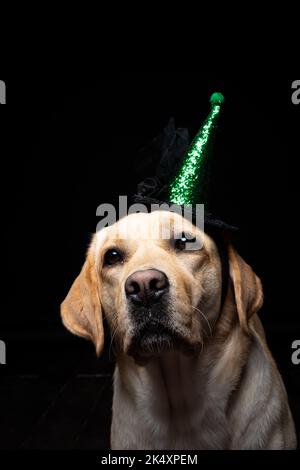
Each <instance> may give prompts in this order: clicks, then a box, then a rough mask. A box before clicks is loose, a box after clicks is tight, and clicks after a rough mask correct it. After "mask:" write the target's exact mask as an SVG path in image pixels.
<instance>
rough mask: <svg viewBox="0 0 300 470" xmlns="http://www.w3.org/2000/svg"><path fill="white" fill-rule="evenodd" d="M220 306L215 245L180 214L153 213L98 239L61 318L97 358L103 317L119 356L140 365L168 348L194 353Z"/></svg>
mask: <svg viewBox="0 0 300 470" xmlns="http://www.w3.org/2000/svg"><path fill="white" fill-rule="evenodd" d="M154 227H155V230H153V228H154ZM191 241H192V244H190V242H191ZM243 263H244V262H243ZM244 264H245V265H246V263H244ZM246 266H247V265H246ZM248 268H249V267H248ZM249 269H251V268H249ZM251 272H252V271H251ZM253 276H255V275H254V274H253ZM247 278H248V279H249V276H248V277H247ZM256 279H257V278H256ZM236 295H240V296H241V297H242V292H240V294H238V293H237V294H236ZM220 302H221V263H220V260H219V255H218V250H217V247H216V245H215V243H214V241H213V240H212V239H211V238H210V237H209V236H208V235H206V234H204V233H203V232H202V231H200V230H199V229H198V228H197V227H196V226H194V225H193V224H191V223H190V222H189V221H188V220H186V219H184V218H183V217H181V216H180V215H178V214H174V213H172V212H169V211H165V212H163V211H156V212H153V213H150V214H145V213H140V214H132V215H129V216H127V217H125V218H124V219H121V220H120V221H119V222H117V223H116V224H114V225H113V226H111V227H108V228H105V229H103V230H101V231H100V232H98V233H97V234H96V235H95V237H94V239H93V241H92V243H91V246H90V249H89V252H88V255H87V260H86V263H85V265H84V267H83V269H82V272H81V274H80V276H79V277H78V278H77V279H76V281H75V282H74V284H73V286H72V288H71V290H70V292H69V294H68V296H67V298H66V300H65V301H64V303H63V304H62V316H63V321H64V323H65V325H66V326H67V327H68V328H69V329H70V330H71V331H72V332H74V333H75V334H78V335H80V336H85V337H88V338H90V339H92V340H93V341H94V342H95V344H96V348H97V351H98V353H99V352H100V351H101V349H102V346H103V327H102V318H101V315H102V313H104V315H105V317H106V318H107V320H108V323H109V325H110V328H111V334H112V336H113V339H114V341H115V343H116V344H117V346H118V348H119V350H121V351H122V352H123V353H125V354H129V355H131V356H133V357H134V358H135V359H136V360H137V361H140V362H143V361H144V360H146V359H147V358H149V357H151V356H154V355H158V354H161V353H162V352H164V351H167V350H169V349H171V348H178V349H181V350H182V351H183V352H184V353H186V354H193V353H197V352H198V351H199V350H200V349H201V347H202V343H203V338H204V336H205V335H207V334H208V333H211V331H210V329H211V328H212V327H213V325H214V323H215V322H216V320H217V318H218V316H219V310H220ZM243 314H244V313H243V312H239V316H241V315H243ZM245 315H247V313H245ZM240 320H242V318H240Z"/></svg>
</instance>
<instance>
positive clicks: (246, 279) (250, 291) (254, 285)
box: [228, 244, 263, 332]
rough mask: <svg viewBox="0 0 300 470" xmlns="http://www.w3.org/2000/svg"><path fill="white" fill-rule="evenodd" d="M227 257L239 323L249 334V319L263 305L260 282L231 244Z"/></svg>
mask: <svg viewBox="0 0 300 470" xmlns="http://www.w3.org/2000/svg"><path fill="white" fill-rule="evenodd" d="M228 256H229V270H230V277H231V280H232V284H233V290H234V296H235V303H236V308H237V313H238V317H239V322H240V325H241V327H242V328H243V330H244V331H246V332H249V324H248V322H249V319H250V318H251V317H252V315H254V313H256V312H258V310H259V309H260V308H261V306H262V304H263V290H262V285H261V281H260V279H259V278H258V277H257V276H256V274H255V273H254V272H253V270H252V268H251V267H250V266H249V265H248V264H247V263H246V262H245V261H244V260H243V259H242V258H241V257H240V256H239V254H238V253H237V252H236V250H235V249H234V248H233V246H232V245H231V244H229V246H228Z"/></svg>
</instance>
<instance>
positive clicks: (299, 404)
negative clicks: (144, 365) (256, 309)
mask: <svg viewBox="0 0 300 470" xmlns="http://www.w3.org/2000/svg"><path fill="white" fill-rule="evenodd" d="M298 333H299V332H298ZM267 335H268V340H269V344H270V347H271V349H272V351H273V353H274V356H275V359H276V361H277V363H278V366H279V369H280V371H281V373H282V375H283V378H284V381H285V384H286V387H287V391H288V395H289V400H290V404H291V408H292V412H293V415H294V418H295V422H296V426H297V429H298V431H299V427H300V366H294V365H293V364H292V363H291V359H290V356H291V354H290V353H291V349H290V345H291V338H294V339H295V338H296V337H297V332H295V331H289V330H288V331H283V330H282V329H280V328H279V329H276V330H272V331H269V332H268V331H267ZM107 349H108V348H107ZM113 368H114V363H113V359H112V358H111V359H110V358H109V356H108V352H107V351H106V352H105V353H104V356H102V357H101V358H100V359H97V358H96V356H95V352H94V349H93V346H92V345H91V344H89V343H88V342H86V341H84V340H81V339H77V338H75V337H74V338H73V337H72V336H66V337H63V338H55V339H54V338H51V337H49V338H46V339H45V338H44V339H41V338H39V335H37V337H36V338H35V339H31V340H30V341H29V340H28V341H27V340H26V341H24V340H23V339H22V340H20V339H11V340H8V341H7V366H1V369H0V380H1V383H0V449H50V450H54V449H60V450H61V449H66V450H70V449H86V450H88V449H94V450H101V449H108V448H109V434H110V422H111V403H112V373H113ZM298 440H300V436H299V432H298Z"/></svg>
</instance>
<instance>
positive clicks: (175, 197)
mask: <svg viewBox="0 0 300 470" xmlns="http://www.w3.org/2000/svg"><path fill="white" fill-rule="evenodd" d="M224 101H225V99H224V96H223V95H222V94H221V93H214V94H213V95H212V96H211V98H210V103H211V111H210V113H209V115H208V117H207V119H206V121H205V122H204V124H203V125H202V127H201V128H200V130H199V131H198V133H197V135H196V137H195V138H194V140H193V141H192V143H191V145H190V146H189V148H188V150H187V152H186V155H185V156H184V158H183V162H182V166H181V168H180V169H179V172H178V173H177V174H176V176H175V178H174V179H173V181H172V182H171V184H170V187H169V191H168V199H169V201H170V202H173V203H175V204H180V205H183V204H197V203H207V200H206V198H207V191H206V184H207V176H208V171H207V169H208V166H209V157H210V151H209V147H210V146H211V139H212V135H213V133H214V129H215V128H216V124H217V121H218V118H219V115H220V112H221V108H222V104H223V103H224Z"/></svg>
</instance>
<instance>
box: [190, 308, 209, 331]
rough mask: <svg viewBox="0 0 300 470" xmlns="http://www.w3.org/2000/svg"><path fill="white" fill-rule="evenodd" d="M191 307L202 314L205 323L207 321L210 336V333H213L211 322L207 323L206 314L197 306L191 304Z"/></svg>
mask: <svg viewBox="0 0 300 470" xmlns="http://www.w3.org/2000/svg"><path fill="white" fill-rule="evenodd" d="M192 308H193V309H194V310H196V311H197V312H199V313H200V315H202V317H203V318H204V320H205V321H206V323H207V325H208V328H209V331H210V336H212V335H213V333H212V327H211V324H210V323H209V320H208V318H207V316H206V315H205V314H204V313H203V312H202V311H201V310H200V309H199V308H197V307H193V305H192Z"/></svg>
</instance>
